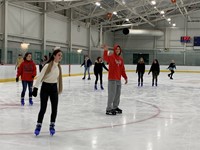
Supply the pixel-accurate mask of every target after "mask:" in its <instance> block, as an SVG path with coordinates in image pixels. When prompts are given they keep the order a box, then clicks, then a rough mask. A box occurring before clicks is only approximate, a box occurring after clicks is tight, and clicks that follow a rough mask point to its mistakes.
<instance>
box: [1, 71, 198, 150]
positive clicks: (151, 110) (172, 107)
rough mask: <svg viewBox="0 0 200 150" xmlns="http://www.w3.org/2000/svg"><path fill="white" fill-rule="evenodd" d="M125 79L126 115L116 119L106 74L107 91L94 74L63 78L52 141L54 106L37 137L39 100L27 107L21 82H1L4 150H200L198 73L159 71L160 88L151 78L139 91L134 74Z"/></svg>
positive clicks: (122, 104)
mask: <svg viewBox="0 0 200 150" xmlns="http://www.w3.org/2000/svg"><path fill="white" fill-rule="evenodd" d="M127 75H128V84H127V85H124V80H123V79H122V93H121V102H120V106H119V107H120V108H121V109H123V114H118V115H116V116H108V115H106V114H105V110H106V104H107V95H108V94H107V83H108V82H107V74H104V78H103V82H104V88H105V90H103V91H102V90H100V89H98V90H97V91H94V79H95V77H94V75H92V76H91V78H92V79H91V80H82V76H76V77H65V78H63V83H64V91H63V93H62V94H61V95H60V97H59V106H58V107H59V108H58V115H57V120H56V126H55V129H56V134H55V135H54V136H53V137H52V136H50V135H49V119H50V111H51V110H50V103H48V109H47V112H46V114H45V117H44V121H43V125H42V130H41V133H40V135H39V136H37V137H36V136H35V135H34V134H33V133H34V129H35V125H36V121H37V115H38V112H39V105H40V102H39V96H38V97H37V98H34V99H33V100H34V105H33V106H29V104H28V96H27V95H28V91H27V92H26V101H25V106H21V105H20V93H21V89H22V85H21V82H18V83H15V82H7V83H0V89H1V94H0V119H1V123H0V150H199V149H200V74H195V73H177V72H176V73H175V74H174V80H170V79H169V78H168V76H167V72H161V73H160V75H159V77H158V80H159V81H158V86H157V87H152V86H151V75H147V73H145V75H144V86H143V87H138V86H137V74H136V73H133V72H129V73H127ZM98 88H99V86H98ZM49 102H50V101H49Z"/></svg>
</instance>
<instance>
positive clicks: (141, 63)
mask: <svg viewBox="0 0 200 150" xmlns="http://www.w3.org/2000/svg"><path fill="white" fill-rule="evenodd" d="M144 72H145V63H144V59H143V58H142V57H141V58H140V59H139V61H138V63H137V68H136V73H138V86H140V83H141V86H143V75H144Z"/></svg>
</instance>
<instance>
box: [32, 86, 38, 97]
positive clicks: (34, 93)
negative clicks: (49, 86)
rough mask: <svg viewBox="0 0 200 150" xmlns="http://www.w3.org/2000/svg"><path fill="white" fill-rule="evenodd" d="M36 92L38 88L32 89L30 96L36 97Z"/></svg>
mask: <svg viewBox="0 0 200 150" xmlns="http://www.w3.org/2000/svg"><path fill="white" fill-rule="evenodd" d="M37 91H38V88H35V87H34V88H33V92H32V95H33V96H34V97H36V96H37Z"/></svg>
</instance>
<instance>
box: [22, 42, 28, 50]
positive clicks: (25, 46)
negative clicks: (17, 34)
mask: <svg viewBox="0 0 200 150" xmlns="http://www.w3.org/2000/svg"><path fill="white" fill-rule="evenodd" d="M29 45H30V44H29V43H25V42H23V43H21V49H23V50H26V49H28V46H29Z"/></svg>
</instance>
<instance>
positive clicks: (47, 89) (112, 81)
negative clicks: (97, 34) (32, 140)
mask: <svg viewBox="0 0 200 150" xmlns="http://www.w3.org/2000/svg"><path fill="white" fill-rule="evenodd" d="M103 48H104V54H103V58H102V57H98V58H97V60H96V61H95V65H94V74H95V77H96V79H95V83H94V89H95V90H97V82H98V77H100V88H101V89H102V90H103V89H104V87H103V81H102V72H103V68H104V69H105V70H107V71H108V100H107V107H106V114H107V115H116V114H121V113H122V110H121V109H120V108H119V104H120V95H121V85H122V83H121V77H123V78H124V80H125V84H127V83H128V77H127V75H126V72H125V67H124V61H123V58H122V57H121V56H120V55H121V53H122V50H121V47H120V46H119V45H115V46H114V48H113V50H114V52H113V53H112V54H108V46H107V45H104V46H103ZM20 57H21V56H20ZM61 60H62V51H61V50H60V48H58V47H56V48H55V49H54V51H53V53H52V55H51V56H50V58H49V59H48V60H47V58H44V61H45V63H43V66H42V69H41V70H40V71H41V72H40V74H39V75H38V76H37V79H36V80H35V82H34V84H33V81H34V78H35V76H36V75H37V71H36V70H37V69H36V64H35V63H34V62H33V60H32V54H31V53H29V52H28V53H26V54H25V55H24V57H23V61H21V62H20V64H17V65H16V67H17V76H16V82H18V81H19V77H21V80H22V92H21V105H25V100H24V96H25V92H26V89H27V86H28V89H29V104H30V105H33V101H32V96H34V97H36V96H37V95H38V87H39V86H40V84H41V90H40V110H39V113H38V119H37V124H36V128H35V131H34V134H35V135H36V136H37V135H39V134H40V130H41V127H42V122H43V118H44V115H45V112H46V108H47V103H48V99H49V98H50V102H51V108H52V109H51V118H50V125H49V132H50V134H51V135H54V134H55V128H54V127H55V122H56V117H57V108H58V98H59V94H60V93H61V92H62V89H63V87H62V69H61V66H60V62H61ZM103 60H105V61H106V62H107V63H108V65H109V69H108V68H107V67H106V66H105V64H104V62H103ZM91 65H92V62H91V60H90V59H89V57H88V56H86V57H85V59H84V62H83V64H82V65H81V66H84V77H83V78H82V79H83V80H85V78H86V72H88V80H90V79H91V78H90V66H91ZM175 67H176V66H175V63H174V61H173V62H172V63H171V64H170V65H169V67H168V69H169V70H170V71H171V73H170V74H169V75H168V76H169V77H170V78H172V76H173V73H174V70H173V68H175ZM144 72H145V63H144V59H143V58H140V60H139V61H138V64H137V68H136V73H138V86H143V75H144ZM150 72H152V86H154V84H155V86H157V77H158V75H159V73H160V66H159V63H158V60H157V59H154V61H153V63H152V65H151V68H150V70H149V73H150ZM149 73H148V74H149Z"/></svg>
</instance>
